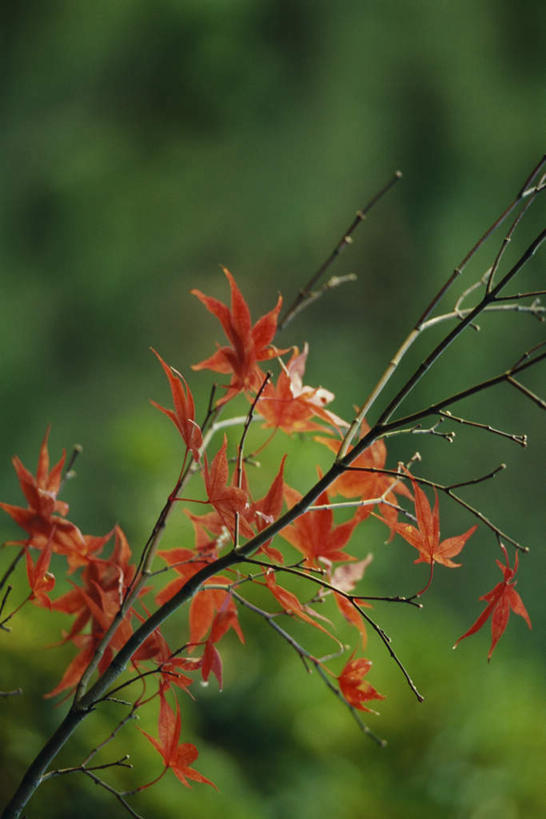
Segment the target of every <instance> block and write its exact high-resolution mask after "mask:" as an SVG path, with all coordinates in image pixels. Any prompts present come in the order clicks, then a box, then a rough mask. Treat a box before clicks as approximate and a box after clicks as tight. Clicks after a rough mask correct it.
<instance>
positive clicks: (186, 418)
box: [151, 347, 203, 461]
mask: <svg viewBox="0 0 546 819" xmlns="http://www.w3.org/2000/svg"><path fill="white" fill-rule="evenodd" d="M152 352H153V353H154V355H155V356H157V358H158V360H159V362H160V364H161V366H162V367H163V370H164V371H165V375H166V376H167V378H168V379H169V385H170V388H171V393H172V397H173V404H174V412H173V410H170V409H166V408H165V407H162V406H161V405H160V404H156V402H155V401H152V402H151V403H152V404H153V405H154V407H157V409H158V410H161V412H163V413H165V415H166V416H167V417H168V418H170V419H171V421H172V422H173V424H174V425H175V427H176V428H177V429H178V430H179V432H180V434H181V435H182V438H183V439H184V443H185V444H186V446H187V447H188V449H189V450H190V452H191V453H192V455H193V458H194V460H195V461H198V460H199V449H200V447H201V445H202V443H203V437H202V435H201V429H200V427H199V424H197V423H196V421H195V404H194V401H193V395H192V393H191V390H190V388H189V387H188V384H187V382H186V379H185V378H184V376H183V375H181V374H180V373H179V372H177V370H173V369H172V368H171V367H169V365H168V364H166V363H165V361H163V359H162V358H161V356H160V355H159V353H158V352H157V351H156V350H154V348H153V347H152Z"/></svg>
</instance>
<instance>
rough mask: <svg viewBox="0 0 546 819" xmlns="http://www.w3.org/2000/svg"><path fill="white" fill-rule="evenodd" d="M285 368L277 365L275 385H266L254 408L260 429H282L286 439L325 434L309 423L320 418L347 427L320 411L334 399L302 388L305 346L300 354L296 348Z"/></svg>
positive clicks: (314, 389) (320, 390) (327, 393)
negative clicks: (260, 420) (260, 421)
mask: <svg viewBox="0 0 546 819" xmlns="http://www.w3.org/2000/svg"><path fill="white" fill-rule="evenodd" d="M293 349H294V352H293V353H292V356H291V358H290V361H289V362H288V364H286V365H285V364H283V362H282V361H281V366H282V370H281V372H280V374H279V377H278V379H277V383H276V384H272V383H270V382H268V383H267V384H266V385H265V387H264V389H263V391H262V394H261V396H260V400H259V401H258V403H257V405H256V409H257V411H258V412H259V413H260V415H261V416H262V417H263V418H264V420H265V424H264V425H263V426H264V427H274V428H277V429H282V430H283V431H284V432H286V433H287V434H288V435H290V434H292V433H294V432H310V431H317V430H318V431H325V427H324V426H323V425H321V424H318V423H317V422H316V421H312V420H311V419H312V418H314V417H317V418H320V419H321V420H323V421H326V423H328V424H330V425H333V426H335V427H338V426H347V423H346V422H345V421H343V419H342V418H338V416H337V415H334V413H333V412H330V411H329V410H326V409H324V407H325V406H326V405H327V404H329V403H330V402H331V401H333V399H334V394H333V393H331V392H330V391H329V390H325V389H324V388H323V387H306V386H304V385H303V380H302V379H303V373H304V371H305V362H306V360H307V354H308V352H309V347H308V345H307V343H305V346H304V348H303V351H302V352H301V353H300V351H299V349H298V348H297V347H294V348H293Z"/></svg>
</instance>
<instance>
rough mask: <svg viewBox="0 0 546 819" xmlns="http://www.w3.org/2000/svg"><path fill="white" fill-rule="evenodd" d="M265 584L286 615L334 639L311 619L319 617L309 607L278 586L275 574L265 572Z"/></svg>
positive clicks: (333, 638)
mask: <svg viewBox="0 0 546 819" xmlns="http://www.w3.org/2000/svg"><path fill="white" fill-rule="evenodd" d="M265 583H266V586H267V588H268V589H269V591H270V592H271V594H272V595H273V596H274V597H275V599H276V600H277V601H278V602H279V603H280V604H281V606H282V607H283V609H284V611H285V612H286V613H287V614H293V615H294V616H295V617H299V619H300V620H304V621H305V622H306V623H309V624H310V625H312V626H315V628H318V629H320V631H323V632H324V633H325V634H327V635H328V637H331V638H332V640H335V639H336V638H335V637H334V636H333V635H332V634H330V632H329V631H327V630H326V629H325V628H324V626H321V625H320V623H317V622H316V621H315V620H313V619H312V617H318V616H319V615H318V614H317V612H315V611H313V609H312V608H311V607H310V606H305V605H304V604H303V603H301V602H300V601H299V600H298V598H297V597H296V595H295V594H294V593H293V592H291V591H288V589H284V588H283V587H282V586H279V584H278V583H277V581H276V580H275V572H274V571H273V570H268V571H267V572H266V575H265ZM310 615H311V616H310Z"/></svg>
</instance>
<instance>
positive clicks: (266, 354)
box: [191, 267, 286, 404]
mask: <svg viewBox="0 0 546 819" xmlns="http://www.w3.org/2000/svg"><path fill="white" fill-rule="evenodd" d="M223 270H224V273H225V274H226V276H227V278H228V281H229V286H230V289H231V310H230V309H228V307H227V306H226V305H225V304H223V303H222V302H221V301H218V299H214V298H212V297H211V296H205V294H204V293H202V292H201V291H200V290H192V291H191V292H192V293H193V295H194V296H197V298H198V299H199V300H200V301H201V302H202V303H203V304H204V305H205V307H206V308H207V310H208V311H209V313H212V314H213V315H214V316H216V318H217V319H218V320H219V321H220V324H221V325H222V328H223V330H224V333H225V334H226V336H227V338H228V340H229V342H230V344H231V347H219V349H218V350H217V351H216V352H215V353H214V355H212V356H210V358H207V359H205V360H204V361H201V362H199V364H194V365H193V368H192V369H194V370H214V372H218V373H232V377H231V381H230V383H229V385H228V391H227V393H226V395H225V396H224V397H223V398H222V400H221V401H220V402H219V404H225V403H226V401H229V399H230V398H233V396H234V395H236V394H237V393H239V392H241V391H242V390H258V389H259V388H260V386H261V384H262V382H263V379H264V376H263V373H262V372H261V370H260V368H259V367H258V361H267V360H269V359H270V358H274V357H275V356H276V355H278V354H279V353H280V352H286V350H282V351H279V350H277V349H275V347H272V346H271V342H272V341H273V337H274V335H275V333H276V331H277V319H278V315H279V311H280V309H281V305H282V297H281V296H279V299H278V301H277V304H276V306H275V307H274V308H273V310H271V311H270V312H269V313H266V314H265V316H262V317H261V318H260V319H258V321H257V322H256V324H255V325H254V326H252V321H251V318H250V311H249V309H248V305H247V303H246V301H245V299H244V298H243V295H242V293H241V291H240V290H239V288H238V287H237V285H236V283H235V279H234V278H233V276H232V275H231V273H230V272H229V270H227V269H226V268H225V267H224V268H223Z"/></svg>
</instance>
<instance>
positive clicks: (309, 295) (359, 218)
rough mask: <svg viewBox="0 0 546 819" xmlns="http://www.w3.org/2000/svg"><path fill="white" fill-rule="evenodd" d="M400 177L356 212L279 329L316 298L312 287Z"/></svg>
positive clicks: (397, 176)
mask: <svg viewBox="0 0 546 819" xmlns="http://www.w3.org/2000/svg"><path fill="white" fill-rule="evenodd" d="M401 178H402V172H401V171H396V172H395V173H394V175H393V176H392V177H391V179H390V180H389V181H388V182H387V184H386V185H384V186H383V187H382V188H381V190H379V191H378V192H377V193H376V194H375V196H373V197H372V198H371V199H370V201H369V202H368V203H367V204H366V205H365V206H364V207H363V208H361V209H360V210H358V211H357V212H356V216H355V218H354V219H353V221H352V222H351V224H350V225H349V227H348V228H347V230H346V231H345V233H344V234H343V236H342V237H341V239H340V240H339V242H338V243H337V244H336V246H335V248H334V249H333V251H332V252H331V254H330V255H329V256H328V258H327V259H326V260H325V261H324V262H323V263H322V264H321V266H320V267H319V269H318V270H317V271H316V273H314V275H313V276H311V278H310V279H309V281H308V282H307V284H306V285H305V286H304V287H303V288H302V289H301V290H300V291H299V293H298V295H297V296H296V298H295V300H294V301H293V302H292V304H291V305H290V307H288V309H287V310H286V312H285V314H284V316H282V317H281V319H280V320H279V322H278V324H277V327H278V329H279V330H283V329H284V328H285V327H286V326H287V325H288V324H289V322H290V321H292V319H293V318H294V316H296V315H297V314H298V313H300V312H301V311H302V310H303V309H304V308H305V307H307V306H308V305H309V304H310V303H311V302H312V301H314V300H315V299H316V298H318V296H319V295H321V294H320V293H318V294H316V293H313V292H312V289H311V288H313V287H314V286H315V285H316V284H317V282H318V281H319V280H320V279H321V278H322V277H323V275H324V274H325V273H326V271H327V270H328V268H329V267H330V266H331V265H332V264H333V262H334V261H335V260H336V259H337V257H338V256H339V254H340V253H341V252H342V251H343V249H344V248H345V247H347V245H350V244H351V243H352V234H353V233H354V232H355V230H356V228H357V227H358V226H359V225H360V223H361V222H363V221H364V220H365V219H366V216H367V215H368V213H369V212H370V211H371V209H372V208H373V207H374V205H376V204H377V202H379V200H380V199H381V198H382V197H383V196H384V195H385V194H386V193H388V191H389V190H390V189H391V188H392V187H394V185H395V184H396V183H397V182H398V181H399V180H400V179H401Z"/></svg>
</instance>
